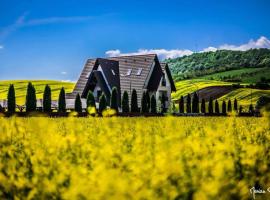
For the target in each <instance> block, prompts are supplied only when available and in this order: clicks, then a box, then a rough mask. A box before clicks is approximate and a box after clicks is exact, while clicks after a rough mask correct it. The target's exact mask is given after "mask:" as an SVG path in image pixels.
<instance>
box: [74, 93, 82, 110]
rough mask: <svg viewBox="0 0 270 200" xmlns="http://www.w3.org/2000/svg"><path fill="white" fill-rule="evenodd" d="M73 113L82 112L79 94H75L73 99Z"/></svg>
mask: <svg viewBox="0 0 270 200" xmlns="http://www.w3.org/2000/svg"><path fill="white" fill-rule="evenodd" d="M75 111H76V112H77V113H81V112H82V100H81V96H80V94H77V96H76V99H75Z"/></svg>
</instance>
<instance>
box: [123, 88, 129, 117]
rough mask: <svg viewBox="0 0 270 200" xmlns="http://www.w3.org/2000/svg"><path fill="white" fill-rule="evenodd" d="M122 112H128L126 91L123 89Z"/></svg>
mask: <svg viewBox="0 0 270 200" xmlns="http://www.w3.org/2000/svg"><path fill="white" fill-rule="evenodd" d="M122 112H123V113H129V100H128V92H127V91H124V93H123V97H122Z"/></svg>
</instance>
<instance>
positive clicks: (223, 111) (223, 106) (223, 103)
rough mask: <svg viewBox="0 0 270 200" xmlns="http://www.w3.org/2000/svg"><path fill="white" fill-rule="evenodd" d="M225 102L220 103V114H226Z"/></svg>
mask: <svg viewBox="0 0 270 200" xmlns="http://www.w3.org/2000/svg"><path fill="white" fill-rule="evenodd" d="M226 109H227V108H226V102H225V101H224V100H223V102H222V114H223V115H225V114H226V113H227V110H226Z"/></svg>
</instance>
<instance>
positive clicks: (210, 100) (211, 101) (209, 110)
mask: <svg viewBox="0 0 270 200" xmlns="http://www.w3.org/2000/svg"><path fill="white" fill-rule="evenodd" d="M208 104H209V105H208V112H209V114H213V113H214V109H213V98H212V97H210V99H209V103H208Z"/></svg>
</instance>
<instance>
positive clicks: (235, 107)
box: [233, 99, 238, 112]
mask: <svg viewBox="0 0 270 200" xmlns="http://www.w3.org/2000/svg"><path fill="white" fill-rule="evenodd" d="M233 109H234V111H236V112H237V110H238V103H237V99H234V102H233Z"/></svg>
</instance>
